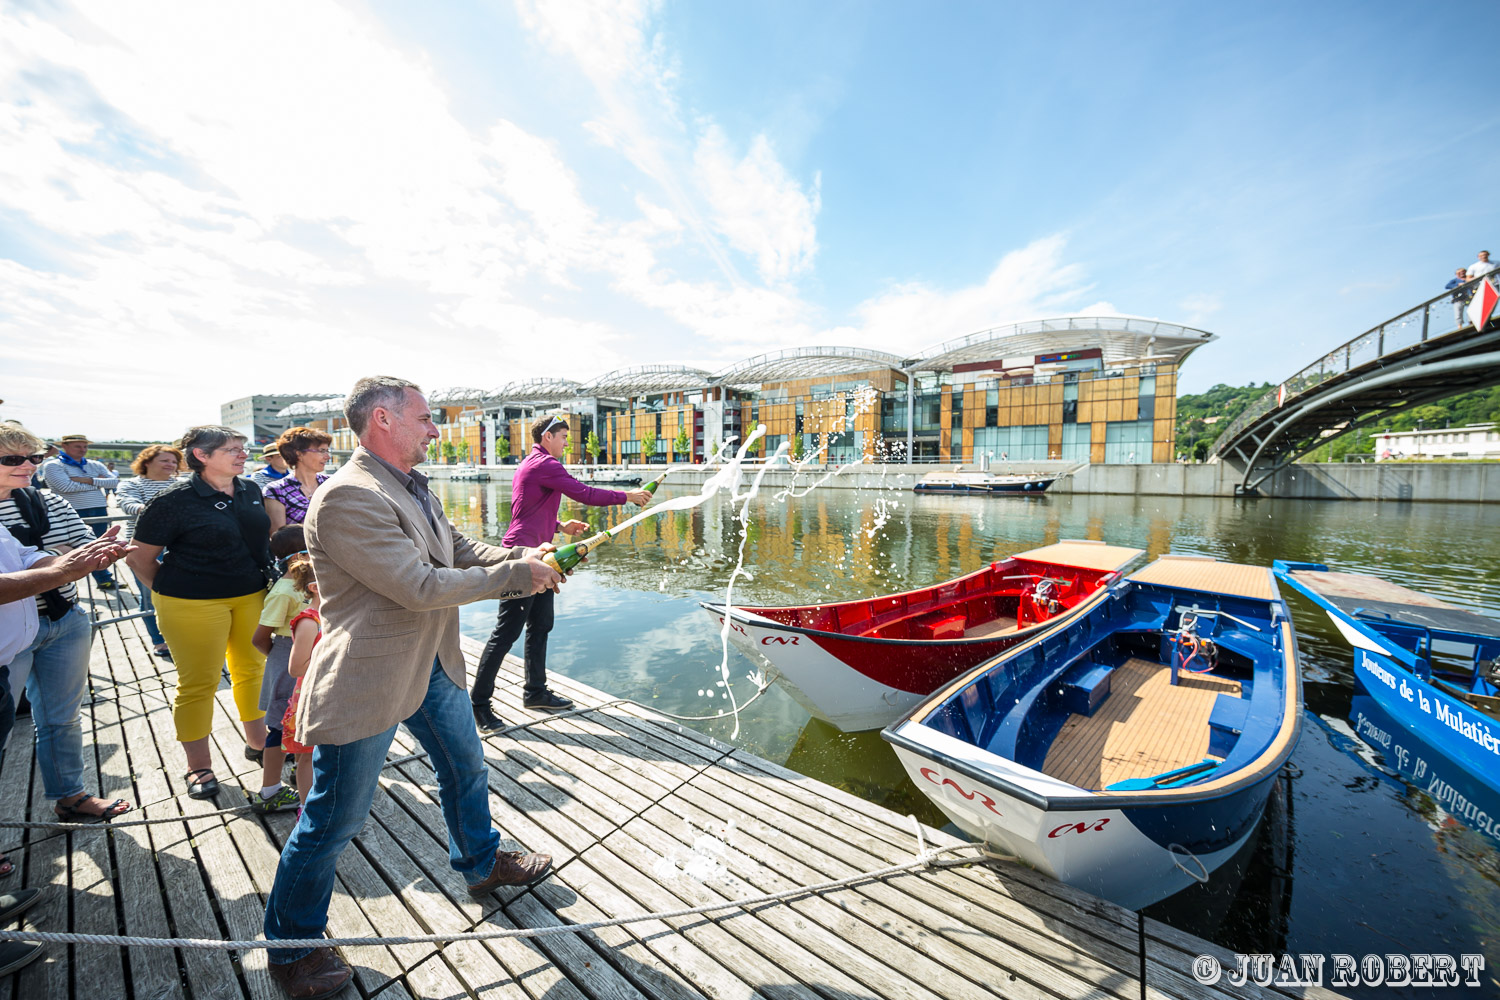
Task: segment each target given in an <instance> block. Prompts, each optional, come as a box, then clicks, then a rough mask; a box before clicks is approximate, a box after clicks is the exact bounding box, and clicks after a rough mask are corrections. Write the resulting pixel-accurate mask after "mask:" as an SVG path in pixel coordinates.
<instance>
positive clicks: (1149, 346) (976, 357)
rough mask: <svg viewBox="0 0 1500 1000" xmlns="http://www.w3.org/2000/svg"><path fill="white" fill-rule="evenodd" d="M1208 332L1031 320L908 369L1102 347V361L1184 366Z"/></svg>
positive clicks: (1090, 319)
mask: <svg viewBox="0 0 1500 1000" xmlns="http://www.w3.org/2000/svg"><path fill="white" fill-rule="evenodd" d="M1217 339H1218V338H1217V337H1215V336H1214V335H1213V334H1211V333H1209V332H1208V331H1206V330H1195V329H1193V328H1192V327H1188V326H1179V325H1177V324H1176V323H1164V322H1162V321H1161V320H1157V319H1146V318H1144V317H1140V316H1059V317H1056V318H1054V319H1033V320H1026V321H1025V322H1022V323H1012V324H1010V325H1008V326H997V327H994V328H993V329H989V330H981V331H980V332H978V333H971V334H969V335H968V336H967V337H959V338H958V339H957V340H950V341H947V342H945V343H942V344H938V345H936V346H934V347H932V348H931V349H929V350H928V351H926V352H925V353H924V354H922V355H921V356H920V357H918V358H917V359H915V360H913V361H911V362H908V363H907V365H906V367H907V368H909V369H911V370H913V371H952V370H953V366H954V365H961V364H965V363H967V362H972V361H991V360H994V359H996V358H1004V357H1013V358H1018V357H1027V356H1029V355H1036V354H1054V353H1061V352H1063V351H1068V350H1074V349H1081V348H1087V347H1098V348H1100V349H1102V350H1103V352H1104V361H1105V362H1106V363H1109V362H1119V361H1128V360H1133V359H1136V358H1144V357H1148V356H1149V357H1169V358H1171V359H1172V360H1173V361H1175V362H1176V363H1178V364H1181V363H1182V361H1183V360H1184V359H1186V358H1187V356H1188V355H1189V354H1191V353H1192V352H1193V351H1194V350H1196V349H1197V348H1199V347H1202V346H1203V345H1204V344H1207V343H1209V342H1210V341H1214V340H1217Z"/></svg>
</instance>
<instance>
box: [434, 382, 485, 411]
mask: <svg viewBox="0 0 1500 1000" xmlns="http://www.w3.org/2000/svg"><path fill="white" fill-rule="evenodd" d="M485 396H486V393H485V391H484V390H483V389H471V388H469V387H468V386H462V385H455V386H450V387H448V388H446V389H434V390H432V391H431V392H429V393H428V394H427V402H428V403H429V404H430V405H433V406H462V405H463V404H464V403H473V404H475V405H478V404H480V403H483V402H484V399H485Z"/></svg>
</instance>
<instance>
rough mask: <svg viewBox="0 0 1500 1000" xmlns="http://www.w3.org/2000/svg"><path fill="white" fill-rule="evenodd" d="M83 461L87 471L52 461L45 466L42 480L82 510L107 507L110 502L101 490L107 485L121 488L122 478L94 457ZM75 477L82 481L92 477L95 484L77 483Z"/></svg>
mask: <svg viewBox="0 0 1500 1000" xmlns="http://www.w3.org/2000/svg"><path fill="white" fill-rule="evenodd" d="M83 461H84V465H85V466H86V468H84V469H80V468H79V467H78V466H76V465H70V464H69V463H67V462H64V461H63V460H62V459H60V458H49V459H47V461H45V462H43V463H42V478H43V479H45V480H47V485H48V486H50V487H51V488H52V492H53V493H57V494H60V495H61V496H64V497H66V498H67V500H68V503H70V504H72V505H73V506H74V507H76V508H78V509H79V510H89V509H90V508H93V507H103V506H105V503H106V501H105V499H104V490H102V489H101V488H100V487H103V486H107V487H109V488H110V489H114V488H115V487H116V486H117V485H119V482H120V477H119V476H117V475H115V474H114V473H112V472H110V471H109V470H108V469H106V468H105V467H104V463H103V462H96V461H94V460H93V459H91V458H86V459H84V460H83ZM74 476H78V477H79V478H80V479H81V478H83V477H84V476H89V477H91V478H92V479H93V480H94V481H93V483H91V484H85V483H75V482H73V477H74Z"/></svg>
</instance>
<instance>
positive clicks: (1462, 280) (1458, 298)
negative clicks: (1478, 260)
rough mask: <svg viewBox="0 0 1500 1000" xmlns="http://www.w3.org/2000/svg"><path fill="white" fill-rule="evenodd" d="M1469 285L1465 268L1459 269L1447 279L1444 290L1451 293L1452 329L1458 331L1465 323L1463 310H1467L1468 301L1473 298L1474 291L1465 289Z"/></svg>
mask: <svg viewBox="0 0 1500 1000" xmlns="http://www.w3.org/2000/svg"><path fill="white" fill-rule="evenodd" d="M1468 284H1469V272H1468V269H1467V268H1462V267H1461V268H1459V269H1458V270H1456V271H1454V272H1453V277H1451V278H1449V279H1448V283H1447V284H1446V285H1444V286H1443V287H1444V288H1447V289H1450V290H1452V291H1453V329H1455V330H1460V329H1462V328H1463V325H1464V323H1465V322H1467V321H1466V320H1465V319H1464V310H1465V309H1467V308H1469V300H1470V299H1471V298H1473V297H1474V289H1473V288H1469V287H1465V286H1467V285H1468Z"/></svg>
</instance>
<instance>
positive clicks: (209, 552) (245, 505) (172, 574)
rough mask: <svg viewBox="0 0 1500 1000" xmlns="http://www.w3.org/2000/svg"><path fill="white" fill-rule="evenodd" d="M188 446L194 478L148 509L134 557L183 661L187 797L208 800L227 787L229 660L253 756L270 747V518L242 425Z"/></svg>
mask: <svg viewBox="0 0 1500 1000" xmlns="http://www.w3.org/2000/svg"><path fill="white" fill-rule="evenodd" d="M180 447H181V450H182V453H183V455H184V456H185V457H186V458H187V464H188V467H189V468H191V469H192V470H193V474H192V475H191V476H190V477H189V478H188V479H186V480H184V481H183V482H181V483H179V484H178V485H176V486H172V487H170V488H168V489H166V490H163V491H162V492H161V493H159V494H158V495H157V496H156V498H155V499H154V500H152V501H151V503H150V504H148V505H147V506H146V509H145V510H143V511H142V512H141V516H140V520H138V521H137V522H136V526H135V539H134V543H135V546H136V548H135V551H134V552H131V553H130V555H128V556H127V557H126V559H127V561H128V562H129V564H130V568H131V569H133V570H134V571H135V573H136V575H137V576H139V577H140V578H141V580H142V582H144V583H145V584H146V585H147V586H149V587H150V588H151V590H152V595H153V599H154V601H155V603H156V621H157V625H158V626H159V627H160V628H161V634H162V636H163V638H165V639H166V640H167V648H168V649H169V650H170V651H171V654H172V662H173V663H175V664H176V665H177V697H176V699H175V700H174V701H173V703H172V721H173V722H174V724H175V725H176V727H177V738H178V739H179V740H180V741H181V742H182V750H183V755H184V756H185V757H186V758H187V767H188V769H187V773H186V774H184V775H183V778H184V780H186V782H187V786H188V794H189V795H190V796H192V797H193V798H195V799H208V798H212V797H213V796H214V795H216V794H218V791H219V782H218V779H217V778H216V777H215V776H214V772H213V767H212V765H211V761H210V756H209V749H208V734H209V731H210V730H211V729H212V728H213V710H214V692H215V691H216V690H217V689H218V687H219V676H220V671H221V668H222V666H223V664H224V663H225V662H226V661H227V662H228V664H229V678H230V684H231V689H232V691H233V693H234V704H235V707H236V708H237V709H238V710H239V717H240V723H241V725H242V726H243V727H244V730H245V756H246V757H247V758H248V759H250V760H259V759H260V755H261V753H262V751H263V750H264V748H265V745H266V723H265V712H264V711H262V710H261V709H260V707H259V702H260V680H261V673H262V671H263V670H264V667H265V657H264V656H263V655H262V654H261V652H260V651H259V650H258V649H256V648H255V646H254V645H252V643H251V641H250V640H251V638H252V637H253V636H254V635H255V626H256V625H257V624H258V623H259V621H260V610H261V603H262V601H263V600H264V598H265V592H266V579H267V577H266V570H267V567H269V566H270V563H271V550H270V544H269V542H270V529H271V519H270V518H269V517H268V516H267V515H266V511H265V507H264V506H263V504H262V501H261V493H260V487H259V486H256V485H255V484H254V483H252V482H251V481H250V480H248V479H242V478H240V475H239V474H240V473H241V472H243V471H244V468H245V458H246V456H247V454H248V452H246V451H245V438H244V437H243V436H242V435H241V434H240V433H239V432H238V431H235V430H234V429H233V428H230V427H221V426H207V427H193V428H191V429H189V430H188V432H187V433H186V434H185V435H183V438H182V442H181V445H180ZM158 556H161V562H160V563H158V562H157V557H158Z"/></svg>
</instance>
